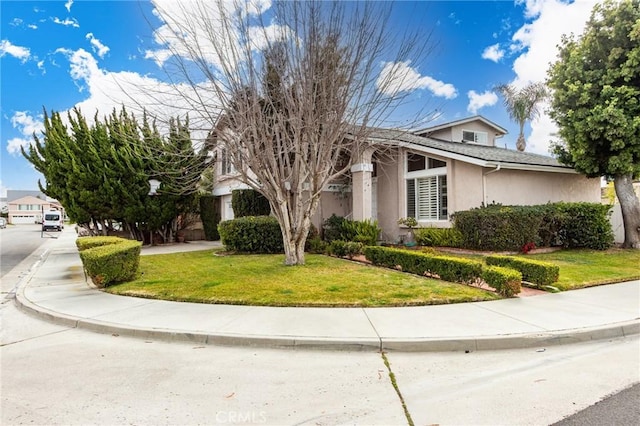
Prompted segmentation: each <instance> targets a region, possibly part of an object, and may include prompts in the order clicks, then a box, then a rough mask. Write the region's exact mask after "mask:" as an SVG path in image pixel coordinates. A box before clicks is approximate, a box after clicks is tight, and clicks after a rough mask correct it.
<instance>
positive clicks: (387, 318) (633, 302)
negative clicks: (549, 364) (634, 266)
mask: <svg viewBox="0 0 640 426" xmlns="http://www.w3.org/2000/svg"><path fill="white" fill-rule="evenodd" d="M75 238H76V236H75V233H74V232H73V230H65V231H64V232H63V233H61V234H60V235H59V238H57V239H55V240H50V241H48V242H47V243H46V244H44V245H43V246H42V247H41V249H42V250H43V251H42V254H41V256H40V260H39V262H38V264H37V265H35V266H34V267H33V268H32V269H31V271H30V273H29V274H28V275H27V276H25V277H23V279H22V280H21V281H20V282H19V284H18V286H17V288H16V289H15V294H16V301H17V304H18V306H19V307H20V308H21V309H23V310H25V311H28V312H30V313H32V314H34V315H38V316H39V317H41V318H44V319H47V320H49V321H52V322H55V323H58V324H62V325H66V326H70V327H78V328H84V329H88V330H92V331H97V332H102V333H108V334H111V333H117V334H119V335H129V336H135V337H139V338H143V339H147V338H153V339H162V340H168V341H188V342H193V343H200V344H214V345H243V346H263V347H288V348H313V349H327V350H333V349H340V350H365V351H380V350H383V351H402V352H427V351H462V352H465V351H469V352H471V351H479V350H498V349H516V348H529V347H548V346H551V345H557V344H568V343H577V342H585V341H591V340H599V339H610V338H616V337H626V336H631V335H634V334H638V333H640V303H639V301H640V281H639V280H636V281H630V282H625V283H619V284H612V285H606V286H599V287H592V288H588V289H583V290H574V291H569V292H563V293H556V294H544V295H540V296H533V297H527V298H512V299H504V300H497V301H489V302H477V303H462V304H451V305H437V306H422V307H401V308H282V307H258V306H233V305H213V304H209V305H208V304H198V303H181V302H170V301H163V300H150V299H142V298H133V297H123V296H116V295H111V294H108V293H105V292H102V291H99V290H97V289H95V288H93V287H92V286H90V285H89V284H88V283H87V282H86V279H85V276H84V273H83V269H82V264H81V261H80V258H79V256H78V252H77V249H76V247H75ZM214 245H215V243H211V242H191V243H187V244H176V245H168V246H161V247H148V248H143V254H147V255H148V254H154V253H169V252H174V251H185V250H202V249H207V248H211V247H212V246H214Z"/></svg>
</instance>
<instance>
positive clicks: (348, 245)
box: [327, 240, 364, 259]
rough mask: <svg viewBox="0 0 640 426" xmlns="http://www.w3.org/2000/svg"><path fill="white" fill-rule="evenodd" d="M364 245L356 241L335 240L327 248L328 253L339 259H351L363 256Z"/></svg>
mask: <svg viewBox="0 0 640 426" xmlns="http://www.w3.org/2000/svg"><path fill="white" fill-rule="evenodd" d="M363 248H364V244H362V243H359V242H355V241H342V240H333V241H331V242H330V243H329V246H328V247H327V253H328V254H330V255H332V256H337V257H348V258H349V259H351V258H353V257H354V256H357V255H359V254H362V250H363Z"/></svg>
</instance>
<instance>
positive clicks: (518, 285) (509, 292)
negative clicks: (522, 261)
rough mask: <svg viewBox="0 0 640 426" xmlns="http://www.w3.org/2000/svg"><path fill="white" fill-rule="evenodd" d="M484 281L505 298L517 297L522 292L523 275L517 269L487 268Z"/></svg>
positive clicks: (483, 276)
mask: <svg viewBox="0 0 640 426" xmlns="http://www.w3.org/2000/svg"><path fill="white" fill-rule="evenodd" d="M482 279H483V280H484V282H486V283H487V284H489V285H490V286H491V287H493V288H495V289H496V291H497V292H498V294H500V295H502V296H505V297H512V296H515V295H516V294H518V293H520V291H521V290H522V273H520V271H516V270H515V269H511V268H504V267H502V266H487V267H486V268H483V270H482Z"/></svg>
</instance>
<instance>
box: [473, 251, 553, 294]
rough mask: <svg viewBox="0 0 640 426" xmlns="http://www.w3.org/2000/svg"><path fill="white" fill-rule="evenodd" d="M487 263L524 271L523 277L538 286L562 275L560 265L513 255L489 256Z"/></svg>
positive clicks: (547, 283) (551, 281)
mask: <svg viewBox="0 0 640 426" xmlns="http://www.w3.org/2000/svg"><path fill="white" fill-rule="evenodd" d="M485 261H486V262H487V265H495V266H504V267H508V268H512V269H515V270H517V271H520V272H521V273H522V279H523V280H525V281H528V282H531V283H534V284H536V286H538V287H542V286H545V285H551V284H553V283H555V282H556V281H558V278H559V277H560V267H559V266H558V265H554V264H553V263H549V262H541V261H539V260H529V259H522V258H519V257H513V256H498V255H493V256H487V257H486V258H485Z"/></svg>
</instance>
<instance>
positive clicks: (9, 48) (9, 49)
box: [0, 40, 31, 63]
mask: <svg viewBox="0 0 640 426" xmlns="http://www.w3.org/2000/svg"><path fill="white" fill-rule="evenodd" d="M4 55H11V56H13V57H15V58H18V59H20V60H21V61H22V62H23V63H24V62H26V61H27V60H28V59H29V58H30V57H31V51H30V50H29V48H28V47H22V46H16V45H14V44H11V42H10V41H9V40H2V41H0V58H2V57H3V56H4Z"/></svg>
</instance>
